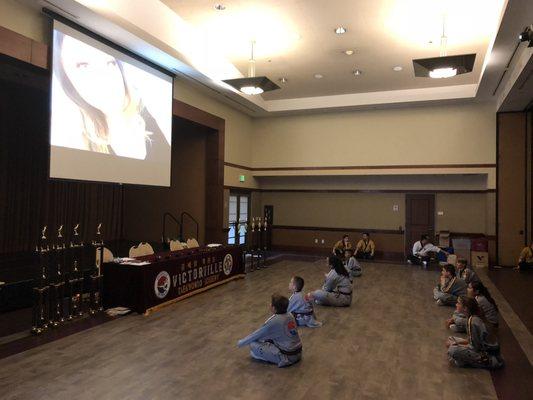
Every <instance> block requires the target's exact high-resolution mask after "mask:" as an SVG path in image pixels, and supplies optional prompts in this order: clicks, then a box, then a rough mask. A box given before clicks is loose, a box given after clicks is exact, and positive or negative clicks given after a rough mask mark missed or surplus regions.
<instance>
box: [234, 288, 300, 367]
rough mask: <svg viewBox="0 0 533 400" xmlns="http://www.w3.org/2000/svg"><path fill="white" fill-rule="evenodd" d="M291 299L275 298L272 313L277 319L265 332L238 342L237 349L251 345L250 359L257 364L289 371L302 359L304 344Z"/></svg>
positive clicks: (271, 307)
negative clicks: (258, 362)
mask: <svg viewBox="0 0 533 400" xmlns="http://www.w3.org/2000/svg"><path fill="white" fill-rule="evenodd" d="M288 306H289V299H287V298H286V297H285V296H280V295H277V294H274V295H272V299H271V302H270V309H271V311H272V313H273V315H272V316H271V317H270V318H269V319H267V320H266V322H265V323H264V324H263V326H262V327H261V328H259V329H258V330H256V331H255V332H253V333H251V334H249V335H248V336H246V337H245V338H244V339H241V340H239V341H238V342H237V347H243V346H246V345H250V355H251V356H252V358H255V359H256V360H261V361H266V362H269V363H273V364H276V365H277V366H278V367H280V368H281V367H287V366H289V365H292V364H295V363H297V362H298V361H300V360H301V358H302V342H301V340H300V336H299V335H298V328H297V325H296V321H295V320H294V317H293V316H292V314H291V313H288V312H287V307H288Z"/></svg>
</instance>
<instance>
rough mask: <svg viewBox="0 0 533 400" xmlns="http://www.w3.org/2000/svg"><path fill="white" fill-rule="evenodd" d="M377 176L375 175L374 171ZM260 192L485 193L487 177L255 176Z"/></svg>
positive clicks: (474, 175)
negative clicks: (373, 191) (383, 191)
mask: <svg viewBox="0 0 533 400" xmlns="http://www.w3.org/2000/svg"><path fill="white" fill-rule="evenodd" d="M374 174H378V172H374ZM257 182H258V183H259V185H260V187H261V189H269V190H276V189H291V190H294V189H313V190H331V189H335V190H402V191H405V190H485V189H487V176H486V175H483V174H473V175H370V176H279V177H258V178H257Z"/></svg>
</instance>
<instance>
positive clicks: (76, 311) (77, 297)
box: [68, 223, 83, 320]
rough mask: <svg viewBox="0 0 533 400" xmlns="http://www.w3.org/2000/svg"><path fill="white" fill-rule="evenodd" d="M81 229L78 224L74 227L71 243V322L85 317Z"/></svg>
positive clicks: (69, 315) (69, 316)
mask: <svg viewBox="0 0 533 400" xmlns="http://www.w3.org/2000/svg"><path fill="white" fill-rule="evenodd" d="M79 228H80V224H79V223H77V224H76V225H75V226H74V233H73V235H72V240H71V241H70V248H71V251H72V270H71V274H70V277H69V280H68V284H69V285H68V287H69V307H68V309H69V314H68V319H69V320H72V319H73V318H75V317H81V316H82V315H83V271H81V268H80V267H79V263H80V258H81V257H80V255H81V254H80V253H81V249H82V248H83V242H82V241H81V239H80V234H79V232H78V229H79Z"/></svg>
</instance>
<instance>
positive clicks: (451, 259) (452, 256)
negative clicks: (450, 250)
mask: <svg viewBox="0 0 533 400" xmlns="http://www.w3.org/2000/svg"><path fill="white" fill-rule="evenodd" d="M446 264H452V265H455V264H457V255H456V254H450V255H449V256H448V259H447V260H446Z"/></svg>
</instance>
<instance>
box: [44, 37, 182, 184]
mask: <svg viewBox="0 0 533 400" xmlns="http://www.w3.org/2000/svg"><path fill="white" fill-rule="evenodd" d="M74 36H76V37H74ZM78 37H79V38H78ZM82 39H83V40H82ZM93 41H94V40H93V39H87V38H85V37H84V35H83V34H81V33H76V34H73V35H72V36H71V35H69V34H67V33H65V32H63V31H61V30H57V29H54V48H53V77H52V117H51V134H50V140H51V143H50V144H51V146H52V148H51V159H50V166H51V170H50V172H51V177H61V178H68V179H82V180H96V181H100V180H103V181H109V182H124V183H141V184H153V185H164V186H168V185H169V179H170V178H169V177H170V154H171V147H170V146H171V131H172V126H171V124H172V78H171V77H169V76H162V75H163V74H162V73H160V72H159V71H156V70H153V69H152V68H151V67H148V66H143V67H142V68H141V67H140V66H138V65H133V64H134V62H132V63H130V62H126V61H124V59H128V58H127V57H126V56H124V57H119V56H117V54H116V53H117V51H115V50H111V49H110V50H109V51H105V50H106V49H108V48H107V46H105V45H104V44H101V43H99V42H98V43H97V44H95V43H93ZM120 54H121V53H120ZM120 54H119V55H120ZM149 71H151V72H149ZM66 149H70V150H71V151H67V150H66ZM72 150H75V151H76V153H77V154H78V156H79V157H81V159H82V160H83V161H84V165H83V167H84V168H83V170H82V168H80V167H81V166H80V165H77V164H76V160H79V159H78V158H77V157H76V156H73V154H72ZM80 150H81V151H82V152H80ZM86 152H90V154H94V156H92V158H91V156H88V155H87V154H83V153H86ZM97 154H98V155H97ZM104 155H105V157H102V156H104ZM126 159H131V160H132V161H133V160H139V161H143V163H142V165H141V164H131V163H130V164H127V163H125V161H121V160H126ZM112 160H115V163H114V164H113V163H112ZM102 162H103V165H105V166H106V167H107V171H102ZM110 162H111V163H110ZM109 167H111V169H110V168H109ZM87 169H89V170H91V169H92V174H91V172H88V170H87ZM141 170H142V171H141ZM103 172H107V175H105V174H103ZM138 172H140V174H138ZM139 175H140V177H139Z"/></svg>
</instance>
